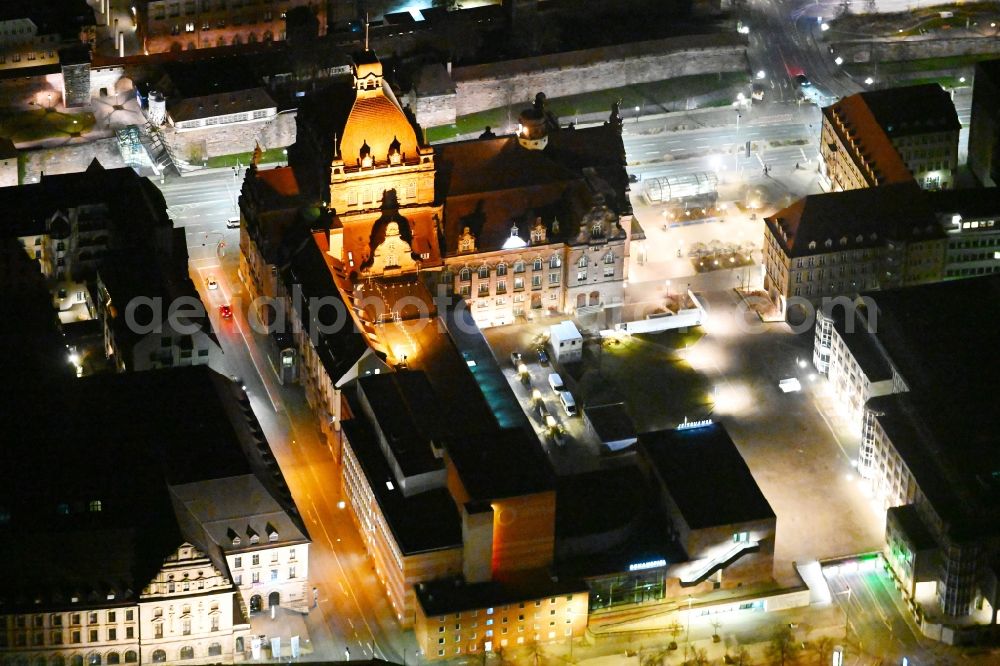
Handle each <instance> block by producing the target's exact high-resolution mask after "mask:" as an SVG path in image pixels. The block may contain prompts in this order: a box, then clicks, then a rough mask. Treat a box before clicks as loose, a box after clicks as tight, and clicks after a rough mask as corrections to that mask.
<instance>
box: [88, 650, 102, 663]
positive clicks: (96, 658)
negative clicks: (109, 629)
mask: <svg viewBox="0 0 1000 666" xmlns="http://www.w3.org/2000/svg"><path fill="white" fill-rule="evenodd" d="M87 666H101V655H99V654H97V653H96V652H91V653H90V654H88V655H87Z"/></svg>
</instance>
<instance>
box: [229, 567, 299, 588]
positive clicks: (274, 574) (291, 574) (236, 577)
mask: <svg viewBox="0 0 1000 666" xmlns="http://www.w3.org/2000/svg"><path fill="white" fill-rule="evenodd" d="M296 575H297V572H296V570H295V567H294V566H291V567H288V579H289V580H294V579H295V577H296ZM278 579H279V572H278V570H277V569H271V573H270V576H269V578H268V580H269V581H270V582H272V583H274V582H277V581H278ZM233 582H234V583H236V585H242V584H243V574H233ZM258 583H260V572H259V571H251V572H250V584H251V585H257V584H258Z"/></svg>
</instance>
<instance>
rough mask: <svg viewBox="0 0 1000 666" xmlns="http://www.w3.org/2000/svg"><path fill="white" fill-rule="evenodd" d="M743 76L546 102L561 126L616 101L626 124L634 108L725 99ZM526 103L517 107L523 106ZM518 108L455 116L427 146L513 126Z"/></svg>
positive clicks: (704, 77)
mask: <svg viewBox="0 0 1000 666" xmlns="http://www.w3.org/2000/svg"><path fill="white" fill-rule="evenodd" d="M748 83H749V78H748V75H747V74H746V72H723V73H720V74H701V75H697V76H682V77H679V78H675V79H667V80H664V81H654V82H651V83H637V84H635V85H631V86H623V87H620V88H608V89H606V90H596V91H594V92H589V93H581V94H579V95H569V96H567V97H553V98H551V99H549V100H548V107H549V110H550V111H552V113H554V114H556V115H557V116H559V118H560V120H561V121H562V123H564V124H565V123H569V122H572V121H573V120H574V119H575V117H576V116H578V115H581V114H588V113H601V112H607V113H610V112H611V105H612V104H614V103H615V102H616V101H617V100H619V99H620V100H621V101H622V105H621V108H622V115H623V116H624V117H625V119H626V121H627V120H628V119H629V118H635V107H639V109H640V112H641V113H643V114H649V113H658V112H662V111H666V110H672V109H673V108H674V107H675V106H676V105H677V104H678V103H680V102H683V101H685V100H686V99H688V98H689V97H699V96H702V95H708V94H711V93H713V92H715V91H718V92H719V94H720V95H725V94H727V93H728V92H729V90H730V89H731V88H732V87H733V86H739V85H742V84H748ZM731 101H732V100H730V99H729V98H728V97H726V98H725V99H722V98H720V99H719V100H714V101H712V102H709V103H708V104H707V105H708V106H715V105H720V106H725V105H727V104H729V103H730V102H731ZM527 105H528V104H527V102H525V103H524V104H523V105H520V106H527ZM520 106H513V107H511V108H510V110H509V113H510V116H509V117H508V109H507V107H501V108H497V109H487V110H486V111H480V112H478V113H472V114H468V115H465V116H459V117H458V118H457V119H456V122H455V124H454V125H442V126H439V127H430V128H428V129H427V140H428V141H430V142H431V143H433V142H435V141H442V140H444V139H450V138H452V137H454V136H456V135H459V134H471V133H473V132H482V131H483V130H484V129H485V128H486V126H487V125H489V126H490V127H493V128H500V127H504V126H506V125H507V124H508V122H516V120H517V114H518V113H519V111H520Z"/></svg>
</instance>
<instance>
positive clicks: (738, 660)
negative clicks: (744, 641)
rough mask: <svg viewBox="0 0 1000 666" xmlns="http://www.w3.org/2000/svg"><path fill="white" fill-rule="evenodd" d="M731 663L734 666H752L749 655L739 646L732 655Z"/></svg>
mask: <svg viewBox="0 0 1000 666" xmlns="http://www.w3.org/2000/svg"><path fill="white" fill-rule="evenodd" d="M733 663H734V664H736V666H753V661H752V660H751V657H750V653H749V652H747V649H746V648H745V647H743V646H742V645H741V646H740V649H739V650H737V651H736V654H734V655H733Z"/></svg>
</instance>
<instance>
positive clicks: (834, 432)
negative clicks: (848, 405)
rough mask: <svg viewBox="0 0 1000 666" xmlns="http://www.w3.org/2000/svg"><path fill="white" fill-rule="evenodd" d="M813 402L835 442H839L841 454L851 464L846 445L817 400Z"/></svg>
mask: <svg viewBox="0 0 1000 666" xmlns="http://www.w3.org/2000/svg"><path fill="white" fill-rule="evenodd" d="M811 402H812V404H813V407H815V408H816V411H817V412H819V415H820V418H822V419H823V422H824V423H826V427H827V428H829V429H830V434H831V435H833V439H834V441H835V442H837V446H838V447H839V448H840V452H841V453H843V454H844V458H846V459H847V462H848V463H850V462H851V456H849V455H847V450H846V449H844V445H843V444H842V443H841V442H840V437H837V431H836V430H834V428H833V424H832V423H830V421H829V419H827V418H826V414H824V413H823V410H822V409H820V408H819V405H818V404H817V403H816V400H815V399H811Z"/></svg>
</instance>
